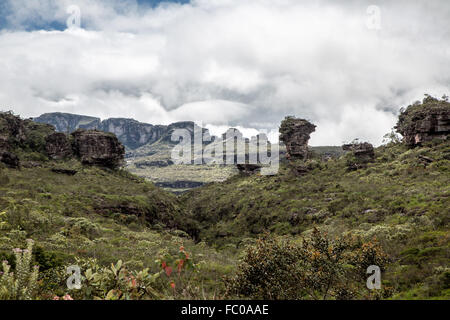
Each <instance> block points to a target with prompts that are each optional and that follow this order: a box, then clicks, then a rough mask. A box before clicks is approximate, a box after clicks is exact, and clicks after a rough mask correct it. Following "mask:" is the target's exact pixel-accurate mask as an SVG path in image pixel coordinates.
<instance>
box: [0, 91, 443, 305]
mask: <svg viewBox="0 0 450 320" xmlns="http://www.w3.org/2000/svg"><path fill="white" fill-rule="evenodd" d="M429 104H433V105H435V104H439V105H440V108H439V112H437V113H435V112H434V111H433V110H435V109H434V108H430V109H429ZM418 106H419V105H418V104H416V105H413V106H410V107H408V108H406V109H405V110H404V111H403V112H402V114H401V116H400V117H399V123H398V125H397V128H398V130H399V131H401V130H403V129H402V128H404V127H405V126H404V124H405V123H404V121H405V119H407V120H406V121H408V122H407V126H408V128H410V129H409V130H408V132H409V133H410V134H412V135H413V136H417V134H418V132H420V136H421V137H422V138H421V139H420V140H413V141H415V143H414V145H410V144H409V143H407V141H409V140H407V139H406V140H405V143H402V142H400V141H399V140H398V139H397V138H396V137H395V136H392V137H391V138H392V141H391V142H389V143H388V144H386V145H384V146H381V147H379V148H373V147H372V145H370V144H369V143H356V144H350V145H346V146H344V149H345V150H347V151H346V153H345V154H344V155H343V156H341V157H339V158H334V157H328V156H326V157H323V156H321V155H319V154H317V153H315V152H311V150H308V148H306V147H307V142H308V141H307V140H308V139H307V137H308V136H309V132H311V130H312V126H311V124H310V123H308V122H307V121H306V120H303V119H296V118H294V117H288V118H286V120H285V121H284V122H283V124H282V127H283V128H284V129H283V130H285V129H286V131H284V132H288V131H290V130H294V129H295V130H297V131H292V132H291V134H290V135H288V136H286V137H284V138H283V139H284V140H286V141H288V143H289V146H290V147H289V150H287V152H288V154H287V155H286V157H288V158H289V159H290V160H289V161H283V163H282V165H281V167H280V171H279V173H278V174H277V175H274V176H262V175H260V174H257V173H256V174H236V175H233V176H232V177H231V178H228V179H227V180H225V181H223V182H213V183H210V184H207V185H205V186H202V187H199V188H197V189H194V190H191V191H188V192H186V193H184V194H182V195H180V196H175V195H174V194H172V193H169V192H165V191H164V190H162V189H160V188H158V187H156V186H154V185H153V184H152V183H150V182H148V181H146V180H145V179H143V178H139V177H137V176H135V175H133V174H130V173H129V172H127V171H124V170H122V169H120V168H119V162H120V161H117V162H114V165H113V166H111V161H110V159H116V160H117V159H118V158H120V157H123V156H124V154H123V149H121V148H120V144H119V142H118V140H117V138H116V137H115V136H114V135H112V134H106V133H102V132H99V131H89V130H88V131H76V132H75V133H74V134H72V135H65V134H62V136H61V134H58V133H55V132H54V129H53V128H52V127H50V126H47V125H43V124H36V123H33V122H32V121H30V120H21V119H20V118H18V117H16V116H14V115H12V114H11V113H2V114H0V125H1V126H0V137H1V140H0V141H2V144H1V148H0V151H1V152H0V155H1V162H0V258H1V259H2V260H6V261H7V263H4V264H3V266H2V270H3V272H4V274H3V275H1V276H0V298H1V299H10V298H11V297H14V294H13V293H12V292H14V291H13V290H12V289H11V288H12V287H13V286H14V281H13V280H14V277H15V276H14V274H11V273H9V271H8V270H10V269H9V268H10V266H11V267H12V268H15V267H16V266H17V268H18V269H17V270H18V272H19V273H20V274H21V276H24V277H25V278H27V279H29V280H30V284H29V285H25V284H22V285H21V286H24V289H25V291H24V292H25V293H26V294H25V293H24V296H20V297H19V298H38V299H52V298H54V297H55V296H58V297H63V296H65V295H67V294H70V296H71V297H72V298H75V299H94V298H99V299H112V300H114V299H229V298H246V299H449V298H450V272H449V261H450V250H449V249H450V247H449V245H450V242H449V234H450V233H449V231H450V230H449V219H450V209H449V208H450V187H449V186H450V184H449V181H450V179H449V178H450V141H448V139H447V137H448V133H449V131H450V130H449V129H450V128H449V126H448V124H449V122H448V120H449V117H448V115H449V114H450V104H449V103H448V102H446V101H445V100H436V99H434V100H430V99H429V98H426V99H425V100H424V101H423V102H422V103H420V107H418ZM427 110H430V111H429V112H428V113H427ZM416 112H418V113H419V114H420V115H423V114H425V117H423V116H417V113H416ZM415 114H416V115H415ZM406 115H408V116H407V117H405V116H406ZM413 124H414V125H413ZM286 125H287V126H288V127H289V126H291V127H290V128H286ZM305 127H306V128H309V129H308V130H306V131H305V130H304V128H305ZM411 128H412V129H411ZM65 139H66V140H65ZM56 146H58V147H59V148H56ZM68 146H71V148H72V149H70V148H69V149H70V150H68V149H67V148H66V147H68ZM325 149H326V150H327V152H330V151H333V150H334V149H333V148H331V149H330V148H325ZM342 152H343V151H342ZM62 155H64V157H62ZM100 155H101V157H100ZM14 156H15V157H16V158H14ZM11 159H15V160H17V161H10V160H11ZM94 160H95V161H94ZM12 164H17V165H12ZM171 167H173V168H176V166H169V168H171ZM193 168H195V166H193ZM161 169H164V168H163V167H162V168H161ZM192 170H193V169H192ZM169 172H170V174H173V172H172V171H170V170H169ZM193 177H195V174H193ZM26 239H32V240H33V241H34V246H33V248H31V242H29V241H28V246H29V251H21V250H19V249H17V248H25V247H26V246H27V240H26ZM31 249H32V252H33V254H32V256H30V257H28V256H27V254H31ZM26 261H28V263H33V264H36V265H37V266H38V267H39V273H36V274H35V275H34V273H31V274H30V272H31V271H23V270H37V269H32V268H31V266H30V265H25V266H24V263H25V262H26ZM74 264H75V265H78V266H80V268H81V270H82V276H83V278H82V279H83V282H82V283H83V286H82V289H81V290H69V289H67V287H66V280H67V275H66V268H67V267H68V266H70V265H74ZM111 264H112V265H111ZM370 265H377V266H379V267H380V269H381V272H382V285H383V289H382V290H378V291H370V290H367V288H366V286H365V284H366V282H365V281H366V279H367V275H366V270H367V267H368V266H370ZM30 268H31V269H30ZM13 270H14V269H13ZM23 272H25V274H23ZM36 272H37V271H36ZM33 277H36V280H34V281H33V280H32V279H34V278H33Z"/></svg>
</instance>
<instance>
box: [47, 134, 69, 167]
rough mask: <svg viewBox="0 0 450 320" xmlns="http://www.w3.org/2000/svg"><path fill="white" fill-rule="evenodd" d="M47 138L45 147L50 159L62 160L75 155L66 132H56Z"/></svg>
mask: <svg viewBox="0 0 450 320" xmlns="http://www.w3.org/2000/svg"><path fill="white" fill-rule="evenodd" d="M45 140H46V144H45V149H46V151H47V154H48V156H49V158H50V159H53V160H61V159H65V158H67V157H70V156H72V155H73V151H72V145H71V144H70V141H69V139H68V138H67V136H66V135H65V134H64V133H61V132H55V133H53V134H51V135H49V136H47V138H46V139H45Z"/></svg>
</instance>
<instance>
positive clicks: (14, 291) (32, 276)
mask: <svg viewBox="0 0 450 320" xmlns="http://www.w3.org/2000/svg"><path fill="white" fill-rule="evenodd" d="M27 242H28V247H27V249H25V250H21V249H14V256H15V260H16V268H15V272H14V273H13V272H9V270H10V269H11V267H10V266H9V264H8V262H7V261H3V274H2V275H1V277H0V300H31V299H33V298H34V297H35V294H36V290H37V287H38V282H37V281H38V275H39V267H37V266H34V267H30V265H31V260H32V251H33V241H32V240H28V241H27Z"/></svg>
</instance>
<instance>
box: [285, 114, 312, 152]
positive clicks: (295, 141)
mask: <svg viewBox="0 0 450 320" xmlns="http://www.w3.org/2000/svg"><path fill="white" fill-rule="evenodd" d="M314 131H316V126H315V125H313V124H312V123H310V122H309V121H307V120H304V119H297V118H295V117H286V118H285V119H284V120H283V122H282V123H281V127H280V140H281V141H282V142H283V143H284V144H285V145H286V158H287V159H289V160H298V159H301V160H306V159H307V157H308V141H309V139H310V135H311V133H313V132H314Z"/></svg>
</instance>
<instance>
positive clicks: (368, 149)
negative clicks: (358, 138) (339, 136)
mask: <svg viewBox="0 0 450 320" xmlns="http://www.w3.org/2000/svg"><path fill="white" fill-rule="evenodd" d="M342 149H343V150H344V151H351V152H352V154H353V157H352V158H349V159H348V161H347V166H348V168H349V169H350V170H357V169H360V168H364V167H366V166H367V164H368V163H370V162H373V161H374V159H375V150H374V148H373V145H372V144H370V143H368V142H362V143H351V144H345V145H343V146H342Z"/></svg>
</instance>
